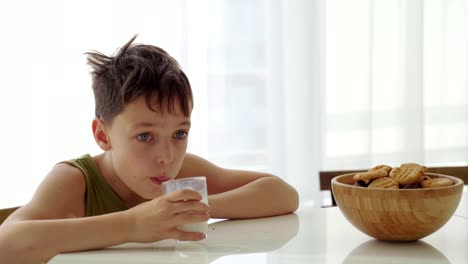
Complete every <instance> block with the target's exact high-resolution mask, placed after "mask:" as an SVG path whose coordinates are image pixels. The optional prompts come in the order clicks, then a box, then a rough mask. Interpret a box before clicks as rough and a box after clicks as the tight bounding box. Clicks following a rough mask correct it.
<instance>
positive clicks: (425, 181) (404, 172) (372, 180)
mask: <svg viewBox="0 0 468 264" xmlns="http://www.w3.org/2000/svg"><path fill="white" fill-rule="evenodd" d="M426 171H427V168H426V167H425V166H422V165H419V164H417V163H405V164H401V165H400V167H395V168H392V167H390V166H388V165H378V166H375V167H374V168H372V169H370V170H368V171H366V172H360V173H356V174H355V175H354V176H353V180H354V181H355V183H354V185H356V186H362V187H369V188H383V189H416V188H436V187H444V186H450V185H452V184H453V183H452V181H451V180H449V179H447V178H432V177H429V176H427V175H425V172H426Z"/></svg>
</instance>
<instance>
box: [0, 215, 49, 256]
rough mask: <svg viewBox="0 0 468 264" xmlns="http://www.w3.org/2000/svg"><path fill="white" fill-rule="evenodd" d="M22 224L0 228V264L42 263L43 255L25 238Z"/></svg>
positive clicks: (36, 246)
mask: <svg viewBox="0 0 468 264" xmlns="http://www.w3.org/2000/svg"><path fill="white" fill-rule="evenodd" d="M24 227H25V225H24V223H21V222H18V223H9V224H8V225H3V226H0V249H1V250H0V263H36V262H39V263H42V262H43V259H42V258H43V254H44V252H41V251H42V250H41V249H40V248H39V246H38V245H35V244H33V243H32V242H34V240H33V239H24V238H26V237H27V234H25V233H26V228H24Z"/></svg>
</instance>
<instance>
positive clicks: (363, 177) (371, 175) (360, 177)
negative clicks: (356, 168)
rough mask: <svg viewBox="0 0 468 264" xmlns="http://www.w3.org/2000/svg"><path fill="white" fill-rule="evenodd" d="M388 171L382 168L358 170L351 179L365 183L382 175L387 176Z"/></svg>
mask: <svg viewBox="0 0 468 264" xmlns="http://www.w3.org/2000/svg"><path fill="white" fill-rule="evenodd" d="M387 176H388V172H387V171H386V170H384V169H375V170H369V171H365V172H358V173H356V174H354V176H353V180H354V181H363V182H365V183H366V184H367V183H369V182H370V181H372V180H375V179H379V178H382V177H387Z"/></svg>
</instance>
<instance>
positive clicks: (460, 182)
mask: <svg viewBox="0 0 468 264" xmlns="http://www.w3.org/2000/svg"><path fill="white" fill-rule="evenodd" d="M362 172H365V171H364V170H363V171H362ZM356 173H359V172H352V173H346V174H341V175H337V176H335V177H333V179H332V180H331V185H332V186H333V185H337V186H346V187H347V188H356V189H360V190H373V191H375V190H382V191H393V192H420V191H429V190H444V189H450V188H455V187H457V186H459V185H464V182H463V180H462V179H460V178H458V177H455V176H451V175H446V174H440V173H432V172H426V173H424V174H425V175H428V176H437V177H440V176H442V178H448V179H450V180H452V182H454V184H453V185H451V186H444V187H437V188H415V189H383V188H364V187H361V186H355V185H351V184H346V183H341V182H339V181H338V179H340V178H344V177H349V176H350V175H354V174H356Z"/></svg>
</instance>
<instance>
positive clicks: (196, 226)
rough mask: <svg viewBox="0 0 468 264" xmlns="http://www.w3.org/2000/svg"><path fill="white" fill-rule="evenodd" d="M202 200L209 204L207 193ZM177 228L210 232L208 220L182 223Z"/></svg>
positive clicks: (186, 230) (187, 230)
mask: <svg viewBox="0 0 468 264" xmlns="http://www.w3.org/2000/svg"><path fill="white" fill-rule="evenodd" d="M202 202H204V203H206V204H208V198H207V197H206V195H204V196H203V199H202ZM177 228H178V229H180V230H182V231H185V232H201V233H204V234H205V235H206V233H208V221H204V222H198V223H193V224H185V225H180V226H178V227H177Z"/></svg>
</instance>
